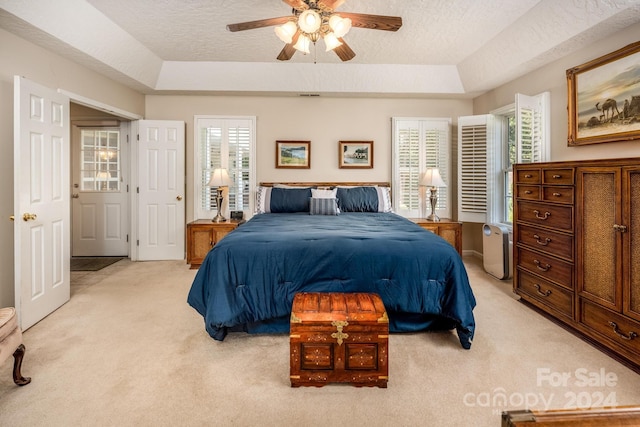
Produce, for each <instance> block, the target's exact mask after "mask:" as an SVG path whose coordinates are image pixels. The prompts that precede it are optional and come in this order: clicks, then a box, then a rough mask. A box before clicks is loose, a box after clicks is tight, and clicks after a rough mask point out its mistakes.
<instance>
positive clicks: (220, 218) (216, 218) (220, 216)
mask: <svg viewBox="0 0 640 427" xmlns="http://www.w3.org/2000/svg"><path fill="white" fill-rule="evenodd" d="M226 220H227V218H225V217H223V216H222V215H220V213H218V215H216V216H214V217H213V219H212V220H211V222H225V221H226Z"/></svg>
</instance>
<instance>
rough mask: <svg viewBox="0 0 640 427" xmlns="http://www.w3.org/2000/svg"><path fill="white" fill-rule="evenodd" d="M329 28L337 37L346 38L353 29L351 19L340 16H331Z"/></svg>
mask: <svg viewBox="0 0 640 427" xmlns="http://www.w3.org/2000/svg"><path fill="white" fill-rule="evenodd" d="M329 27H330V28H331V30H332V31H333V33H334V34H335V35H336V37H338V38H340V37H344V36H345V35H346V34H347V33H348V32H349V30H350V29H351V19H349V18H343V17H341V16H340V15H331V18H329Z"/></svg>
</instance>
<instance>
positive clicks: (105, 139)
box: [71, 123, 129, 256]
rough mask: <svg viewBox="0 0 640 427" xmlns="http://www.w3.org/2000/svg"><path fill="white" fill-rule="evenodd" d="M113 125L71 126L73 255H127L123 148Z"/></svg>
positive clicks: (118, 128)
mask: <svg viewBox="0 0 640 427" xmlns="http://www.w3.org/2000/svg"><path fill="white" fill-rule="evenodd" d="M123 135H124V133H123V132H122V131H121V129H120V127H119V126H115V127H114V126H113V125H112V126H100V127H98V126H90V125H89V124H77V123H76V124H74V125H73V126H72V134H71V140H72V145H73V148H72V152H73V156H72V159H73V162H72V168H71V169H72V182H73V189H72V191H73V194H72V195H71V199H72V210H71V215H72V218H73V221H72V236H73V237H72V245H71V251H72V254H73V256H127V255H129V242H128V232H129V221H128V219H129V203H128V194H127V193H128V188H129V186H128V179H127V171H128V156H127V153H128V146H127V144H126V138H124V137H123Z"/></svg>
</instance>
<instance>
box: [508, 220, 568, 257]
mask: <svg viewBox="0 0 640 427" xmlns="http://www.w3.org/2000/svg"><path fill="white" fill-rule="evenodd" d="M518 230H519V232H518V241H517V242H516V244H517V245H521V244H522V245H527V246H530V247H532V248H534V249H535V250H536V251H543V252H546V253H548V254H551V255H555V256H559V257H561V258H563V259H565V260H567V261H573V236H570V235H567V234H562V233H554V232H552V231H546V230H541V229H539V228H535V227H529V226H526V225H519V226H518Z"/></svg>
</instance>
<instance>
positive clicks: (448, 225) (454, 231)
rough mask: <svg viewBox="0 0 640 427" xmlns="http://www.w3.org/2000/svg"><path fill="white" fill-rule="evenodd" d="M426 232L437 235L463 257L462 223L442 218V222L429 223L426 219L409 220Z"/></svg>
mask: <svg viewBox="0 0 640 427" xmlns="http://www.w3.org/2000/svg"><path fill="white" fill-rule="evenodd" d="M409 219H410V220H411V221H413V222H415V223H416V224H418V225H419V226H420V227H422V228H424V229H425V230H429V231H431V232H432V233H435V234H437V235H438V236H440V237H442V238H443V239H444V240H446V241H447V242H449V243H450V244H451V246H453V247H454V248H456V250H457V251H458V253H459V254H460V256H462V223H460V222H458V221H452V220H450V219H446V218H442V219H441V220H440V221H437V222H434V221H429V220H427V219H425V218H409Z"/></svg>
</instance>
